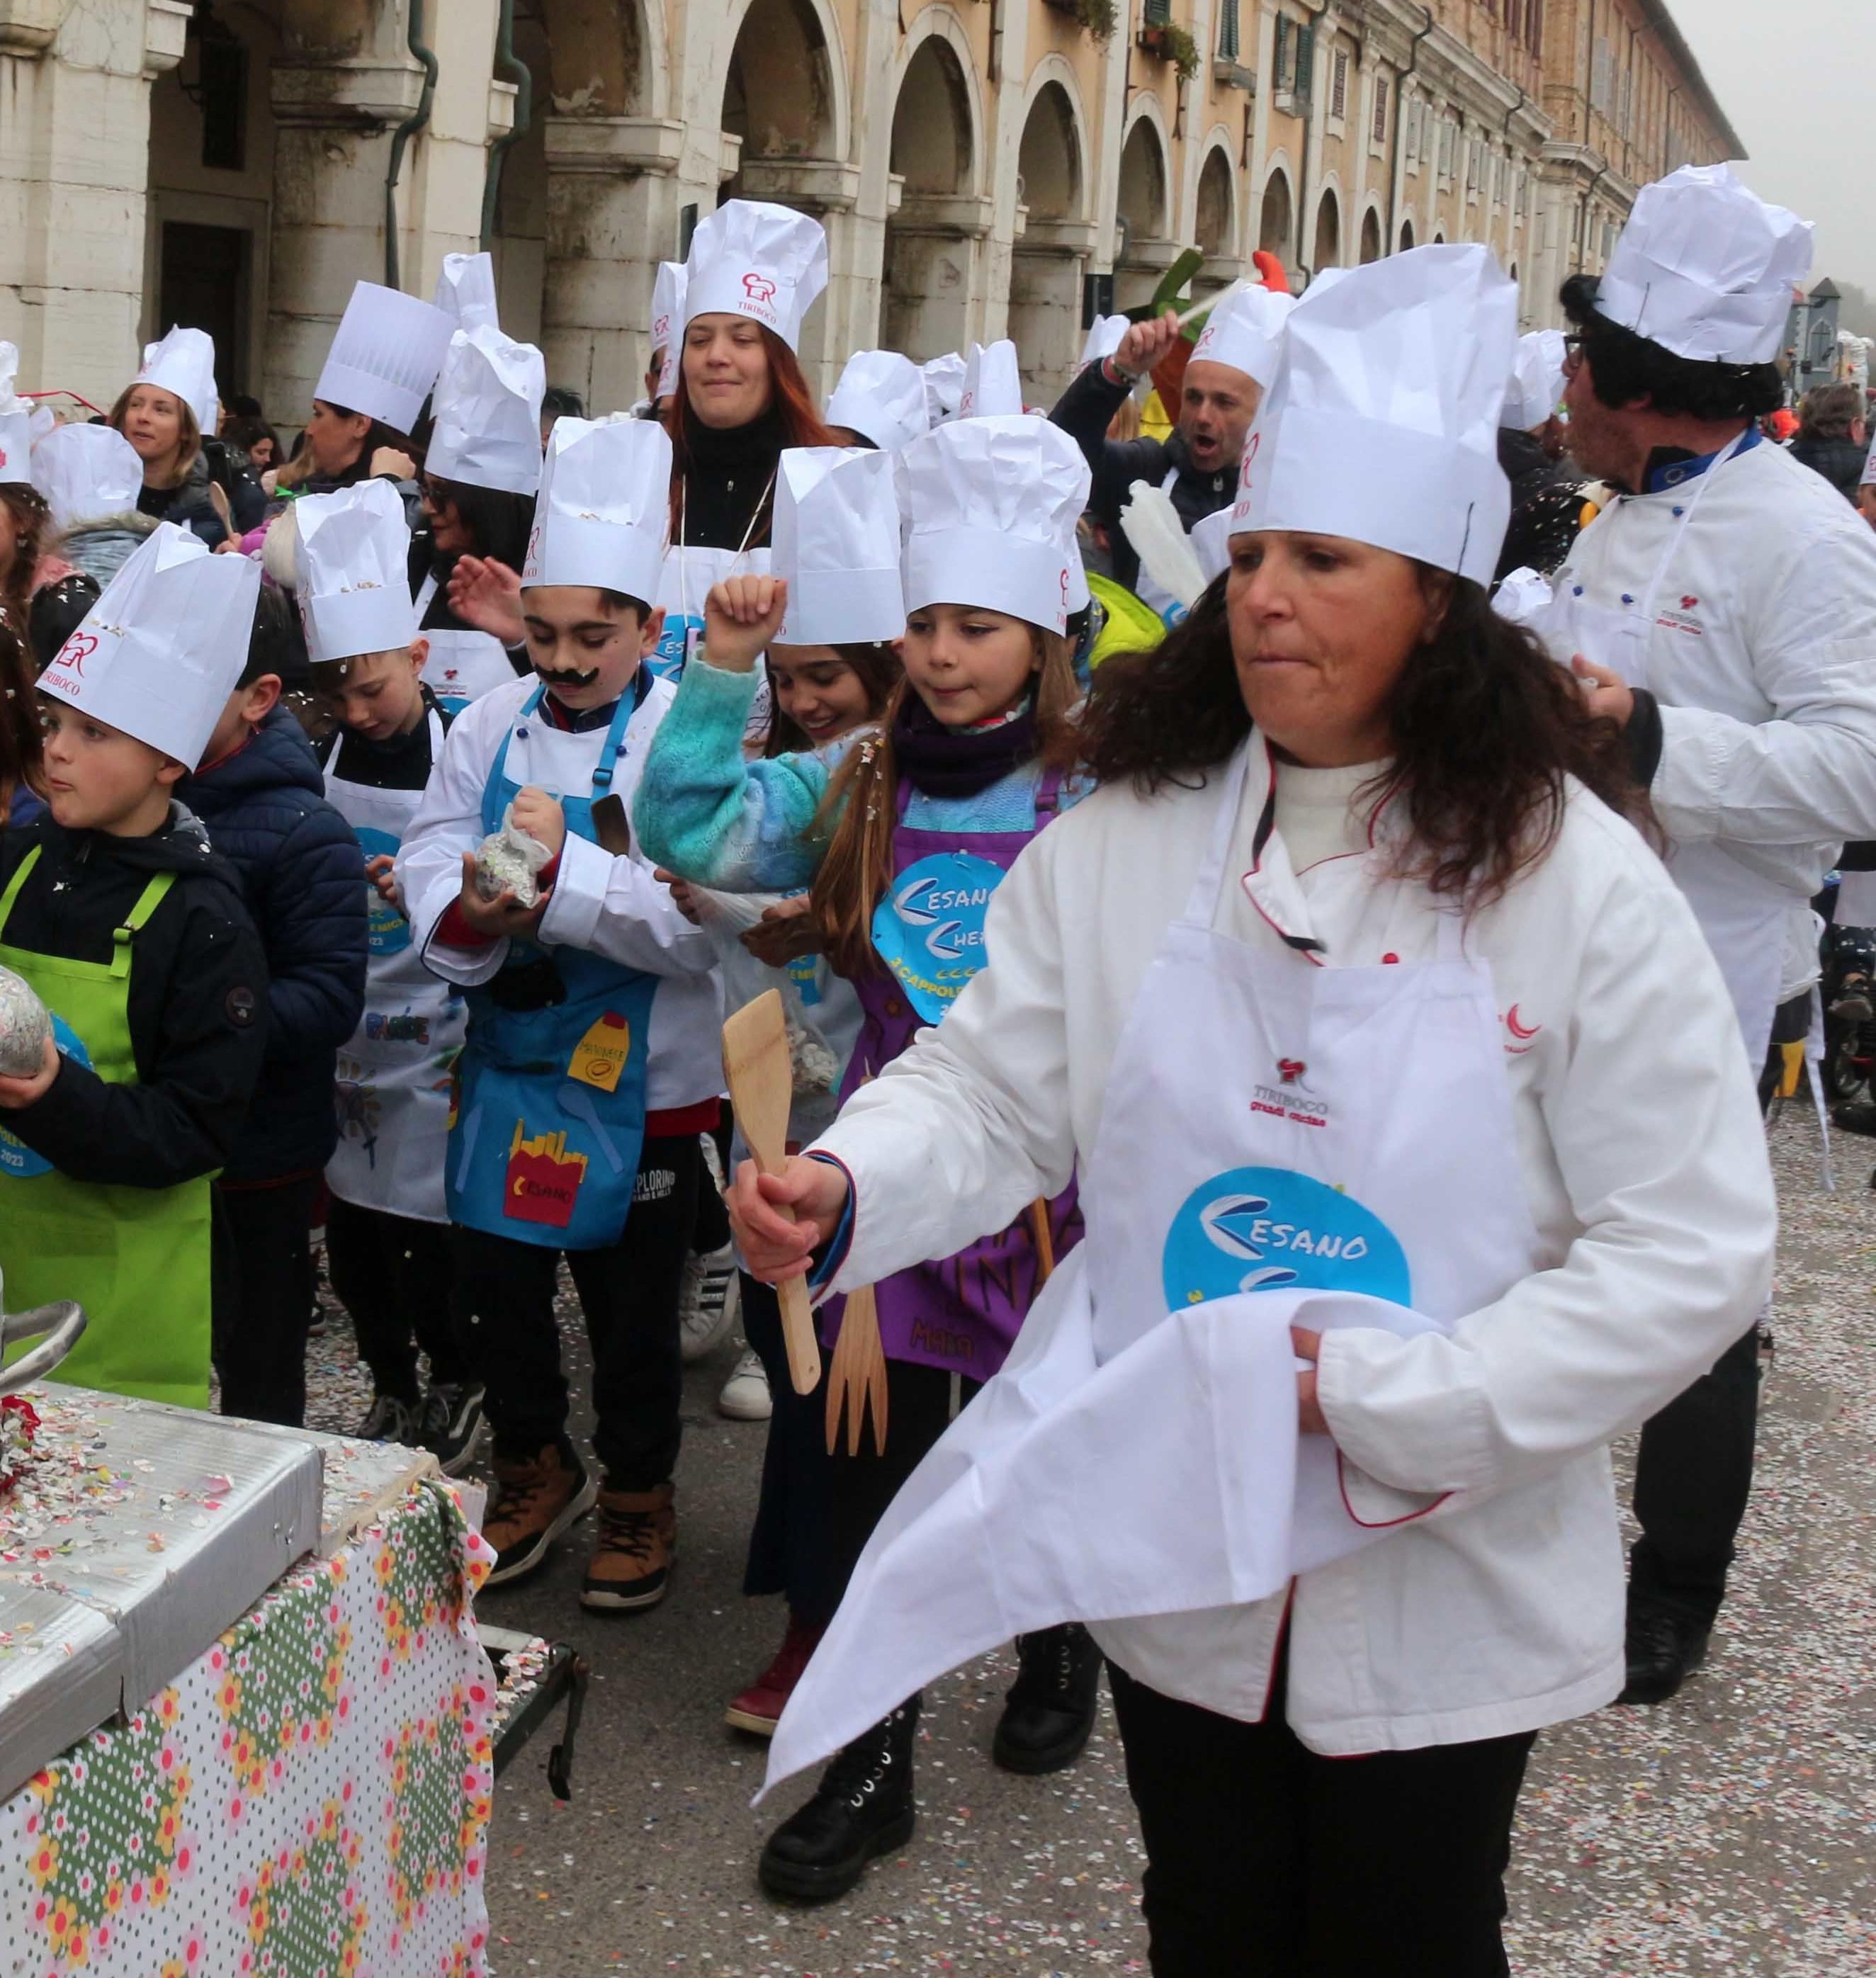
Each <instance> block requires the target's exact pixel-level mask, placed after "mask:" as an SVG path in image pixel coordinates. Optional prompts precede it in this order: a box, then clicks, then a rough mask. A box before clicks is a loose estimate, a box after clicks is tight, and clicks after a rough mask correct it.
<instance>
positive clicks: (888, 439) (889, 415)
mask: <svg viewBox="0 0 1876 1978" xmlns="http://www.w3.org/2000/svg"><path fill="white" fill-rule="evenodd" d="M825 418H826V423H827V424H828V425H830V426H844V427H845V428H846V429H847V431H848V432H855V433H858V434H859V435H860V436H861V438H863V439H869V440H871V441H872V443H873V444H874V445H875V446H877V447H883V448H885V449H886V451H887V452H894V451H895V450H896V449H897V448H900V447H902V446H904V445H906V444H907V443H908V442H909V441H912V440H915V439H916V438H918V435H920V434H921V432H929V431H930V429H931V412H930V411H929V410H928V408H927V406H926V404H925V379H924V376H923V375H922V374H921V372H920V371H919V369H918V366H917V365H916V364H915V363H914V362H912V359H910V358H909V357H902V356H900V354H899V353H898V351H896V350H856V351H855V352H854V353H853V355H852V356H851V357H849V359H847V364H846V369H845V370H843V371H842V372H841V374H840V382H839V384H838V385H835V387H834V395H833V396H832V398H831V399H829V400H828V402H827V411H826V415H825Z"/></svg>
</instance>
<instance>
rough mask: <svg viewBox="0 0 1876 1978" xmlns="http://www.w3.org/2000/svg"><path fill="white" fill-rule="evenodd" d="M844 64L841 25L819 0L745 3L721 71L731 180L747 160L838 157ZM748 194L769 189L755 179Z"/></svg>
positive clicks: (843, 129) (843, 135) (844, 137)
mask: <svg viewBox="0 0 1876 1978" xmlns="http://www.w3.org/2000/svg"><path fill="white" fill-rule="evenodd" d="M847 121H848V106H847V62H846V57H845V53H844V52H843V51H842V48H841V45H840V29H839V24H838V23H837V22H835V19H834V18H833V16H832V14H831V13H830V12H829V11H828V9H827V8H826V5H824V4H823V0H749V5H748V6H747V7H746V9H745V10H744V12H743V17H742V19H741V21H740V22H739V23H738V24H737V27H736V38H735V40H734V41H733V42H732V44H731V45H730V58H729V61H728V64H727V65H726V68H725V70H724V73H723V131H724V133H725V134H726V136H729V137H735V138H737V139H739V141H740V142H741V146H742V150H741V152H740V154H739V159H738V162H737V175H736V180H732V181H731V182H730V184H729V185H727V186H726V188H725V195H724V196H725V197H733V196H734V194H735V193H736V191H737V190H740V187H739V184H738V181H739V180H740V179H741V178H742V177H743V175H744V174H746V173H747V172H748V171H749V167H750V165H751V164H752V163H753V162H754V161H755V160H762V161H763V164H765V165H773V166H776V167H780V166H782V164H785V163H786V161H789V160H796V159H806V158H844V157H845V156H846V155H847V144H848V134H847ZM753 193H754V196H756V197H766V196H768V193H769V188H767V187H764V186H763V185H762V184H760V183H758V184H756V185H755V186H754V187H753Z"/></svg>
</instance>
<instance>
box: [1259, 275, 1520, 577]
mask: <svg viewBox="0 0 1876 1978" xmlns="http://www.w3.org/2000/svg"><path fill="white" fill-rule="evenodd" d="M1516 345H1517V289H1516V287H1515V286H1514V284H1512V283H1510V282H1508V281H1507V280H1506V279H1505V277H1504V275H1503V274H1502V273H1500V270H1499V267H1498V263H1497V262H1496V261H1495V260H1494V259H1493V258H1492V255H1491V250H1489V249H1487V248H1485V247H1481V246H1434V247H1414V248H1411V249H1409V250H1408V252H1406V253H1403V254H1395V255H1392V256H1389V257H1388V259H1387V260H1384V261H1374V262H1371V263H1368V266H1365V267H1362V268H1355V269H1351V270H1348V273H1346V274H1345V276H1343V278H1342V280H1340V281H1338V282H1337V283H1335V285H1334V286H1333V287H1332V288H1329V289H1324V290H1320V291H1318V290H1317V289H1311V291H1310V292H1309V294H1308V295H1306V296H1304V298H1303V299H1302V301H1301V302H1299V303H1298V304H1297V305H1296V306H1295V309H1292V311H1291V312H1290V318H1289V325H1288V327H1287V328H1286V329H1285V332H1284V337H1283V348H1282V351H1281V352H1280V353H1279V356H1278V359H1277V372H1276V376H1275V378H1274V379H1272V382H1271V383H1270V385H1269V389H1267V390H1266V392H1265V394H1264V400H1263V403H1262V405H1261V406H1260V407H1259V409H1258V414H1257V417H1256V419H1255V420H1254V421H1253V422H1252V426H1251V430H1250V432H1249V436H1248V437H1247V438H1246V441H1245V443H1244V459H1243V464H1242V468H1241V470H1240V475H1239V484H1238V500H1237V505H1236V508H1234V509H1233V510H1232V532H1233V533H1234V534H1237V533H1240V532H1242V531H1248V530H1252V529H1302V530H1308V531H1313V532H1315V533H1318V534H1323V535H1329V536H1348V537H1352V538H1353V540H1355V541H1357V542H1363V543H1371V544H1375V546H1376V547H1378V548H1381V549H1386V550H1393V551H1396V552H1397V553H1398V554H1400V555H1402V556H1408V557H1418V559H1419V560H1420V561H1422V562H1424V563H1428V564H1431V565H1433V567H1434V568H1435V569H1436V570H1448V571H1456V572H1457V574H1459V575H1460V576H1461V577H1471V579H1473V580H1474V582H1476V583H1479V584H1489V583H1490V582H1491V578H1492V573H1493V571H1494V567H1496V565H1497V561H1498V552H1499V551H1500V548H1501V547H1503V545H1504V533H1505V529H1506V527H1507V524H1508V523H1509V522H1510V518H1511V488H1510V482H1509V481H1507V480H1506V478H1505V476H1504V469H1503V468H1501V467H1500V465H1498V422H1499V420H1500V418H1501V417H1502V416H1503V415H1504V395H1505V380H1506V379H1507V378H1508V377H1509V376H1510V375H1511V360H1512V356H1513V354H1514V349H1515V347H1516Z"/></svg>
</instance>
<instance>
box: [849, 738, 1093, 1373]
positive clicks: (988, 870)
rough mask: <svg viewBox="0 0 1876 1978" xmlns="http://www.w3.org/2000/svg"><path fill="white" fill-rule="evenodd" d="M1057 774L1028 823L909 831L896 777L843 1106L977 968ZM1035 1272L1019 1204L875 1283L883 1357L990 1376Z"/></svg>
mask: <svg viewBox="0 0 1876 1978" xmlns="http://www.w3.org/2000/svg"><path fill="white" fill-rule="evenodd" d="M1060 791H1061V778H1060V776H1059V775H1058V774H1057V773H1056V772H1054V771H1050V772H1048V773H1047V774H1046V775H1044V776H1043V777H1042V778H1041V781H1040V782H1038V783H1037V788H1036V821H1035V822H1034V825H1032V826H1031V829H1029V830H1027V831H977V832H956V831H918V830H915V829H912V827H911V826H910V825H908V824H907V823H906V822H905V809H906V805H907V803H908V801H909V800H910V798H911V794H912V792H911V789H910V786H908V784H907V783H905V782H903V781H902V782H901V783H900V786H899V794H898V825H896V827H895V829H894V831H893V834H892V872H893V879H892V886H891V888H889V889H888V892H887V894H886V895H885V898H883V899H882V901H880V903H879V905H878V909H877V910H876V911H875V914H874V916H873V930H874V945H875V948H876V949H878V951H879V954H880V955H881V957H882V961H883V963H884V964H885V965H884V966H883V967H881V968H880V969H878V970H877V971H874V972H873V973H871V974H869V975H867V976H866V977H865V978H864V979H863V980H862V981H857V982H855V984H854V985H853V987H854V989H855V992H856V994H858V995H859V999H860V1007H861V1009H862V1011H863V1012H864V1017H863V1020H862V1024H861V1027H860V1036H859V1042H858V1043H857V1044H855V1047H854V1050H853V1056H852V1058H851V1059H850V1060H849V1063H848V1065H847V1074H846V1077H845V1081H844V1082H843V1083H842V1087H841V1093H840V1096H841V1098H842V1101H843V1102H844V1101H845V1100H846V1099H847V1098H848V1097H849V1096H850V1095H851V1094H852V1093H853V1092H854V1091H855V1090H857V1088H858V1087H859V1086H860V1085H861V1084H862V1083H864V1081H865V1080H867V1079H868V1078H871V1077H877V1076H878V1073H880V1072H882V1071H883V1070H885V1067H887V1066H888V1064H890V1063H892V1060H894V1059H895V1057H898V1056H899V1055H900V1054H901V1053H902V1052H903V1051H904V1050H905V1048H906V1047H907V1046H908V1044H911V1042H912V1039H913V1038H914V1037H915V1036H916V1035H917V1034H918V1032H919V1031H920V1030H924V1029H925V1028H927V1027H929V1026H930V1025H931V1024H935V1023H936V1022H938V1020H940V1019H941V1017H942V1016H943V1014H944V1006H945V1004H946V1003H947V1002H948V1001H955V998H956V997H957V996H958V994H960V993H961V991H962V990H963V988H964V984H965V983H966V982H968V981H969V979H970V977H971V976H973V975H974V974H976V973H977V972H978V970H979V969H980V968H981V967H983V965H984V949H983V941H982V934H983V920H984V909H985V908H987V907H988V904H989V896H990V895H991V892H993V891H994V890H995V888H996V886H997V884H998V881H1000V880H1001V878H1002V877H1003V875H1004V873H1006V872H1008V870H1009V869H1010V868H1011V865H1014V863H1015V862H1016V858H1017V854H1018V853H1019V852H1021V850H1022V848H1023V847H1024V845H1027V843H1028V842H1029V841H1030V840H1031V838H1034V836H1035V835H1036V834H1037V832H1039V831H1041V829H1043V828H1044V825H1047V824H1048V823H1049V822H1050V820H1051V819H1054V816H1055V815H1056V814H1057V799H1058V798H1059V796H1060ZM1049 1222H1050V1231H1051V1233H1052V1235H1053V1236H1054V1244H1055V1255H1056V1259H1057V1262H1060V1259H1062V1258H1063V1257H1064V1256H1065V1255H1067V1253H1068V1252H1069V1251H1070V1249H1072V1248H1073V1247H1074V1245H1076V1244H1077V1243H1078V1242H1080V1240H1081V1212H1080V1209H1079V1207H1078V1206H1077V1202H1076V1194H1075V1184H1074V1183H1073V1182H1072V1181H1071V1182H1070V1183H1069V1185H1068V1186H1067V1188H1066V1189H1064V1191H1063V1192H1062V1193H1061V1194H1060V1195H1058V1196H1056V1197H1055V1199H1054V1200H1053V1201H1052V1202H1050V1204H1049ZM1041 1288H1042V1273H1041V1268H1040V1263H1039V1260H1038V1259H1037V1255H1036V1245H1035V1238H1034V1234H1033V1233H1032V1232H1031V1227H1030V1219H1029V1215H1028V1212H1027V1210H1025V1211H1024V1213H1023V1214H1022V1215H1021V1216H1018V1217H1017V1219H1016V1220H1015V1221H1014V1222H1012V1223H1011V1225H1010V1226H1009V1228H1008V1229H1004V1230H1001V1231H1000V1232H998V1234H997V1235H994V1236H984V1237H981V1238H980V1239H978V1241H977V1242H974V1243H973V1244H972V1245H971V1246H970V1248H969V1249H966V1250H961V1251H960V1252H958V1255H956V1256H955V1257H947V1258H945V1259H943V1260H942V1261H941V1262H937V1263H929V1264H919V1265H915V1266H914V1267H913V1268H912V1269H911V1270H908V1271H900V1272H897V1273H896V1274H895V1275H893V1276H892V1277H889V1278H884V1279H882V1281H881V1282H879V1283H878V1285H875V1288H874V1298H875V1302H876V1303H877V1305H878V1312H879V1337H880V1341H881V1344H882V1345H883V1346H884V1347H885V1351H886V1354H887V1357H888V1358H890V1359H894V1360H908V1361H914V1362H915V1363H917V1364H919V1365H921V1366H925V1367H937V1368H941V1369H943V1370H944V1371H945V1372H947V1373H955V1374H963V1375H964V1376H965V1378H968V1379H969V1380H972V1381H987V1380H988V1379H989V1378H990V1377H991V1374H994V1373H995V1372H996V1371H997V1370H998V1368H1000V1367H1001V1366H1002V1364H1003V1362H1004V1356H1005V1355H1007V1353H1008V1351H1009V1350H1010V1347H1011V1342H1012V1341H1014V1339H1015V1338H1016V1335H1017V1328H1019V1327H1020V1326H1021V1325H1022V1322H1023V1320H1024V1317H1025V1316H1026V1315H1027V1313H1028V1311H1029V1308H1030V1306H1031V1303H1032V1302H1034V1298H1035V1297H1036V1295H1037V1292H1039V1291H1041ZM843 1304H844V1301H841V1300H836V1299H831V1298H830V1299H829V1301H828V1302H827V1303H826V1305H824V1306H822V1308H821V1327H822V1343H823V1344H824V1345H829V1346H831V1345H832V1343H833V1340H834V1337H835V1335H836V1334H837V1333H838V1332H839V1329H840V1328H839V1311H840V1309H841V1308H842V1305H843Z"/></svg>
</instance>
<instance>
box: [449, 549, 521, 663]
mask: <svg viewBox="0 0 1876 1978" xmlns="http://www.w3.org/2000/svg"><path fill="white" fill-rule="evenodd" d="M449 608H450V610H452V611H453V612H455V614H456V616H457V617H458V618H460V619H461V620H462V622H463V623H464V624H465V625H473V626H474V627H475V629H476V630H478V632H491V633H494V634H495V637H497V638H498V639H499V640H501V643H503V644H504V645H505V646H518V645H519V644H520V643H521V641H522V640H524V639H525V638H526V637H527V636H528V628H527V627H526V626H525V625H524V624H523V623H521V579H520V578H519V577H517V576H516V575H515V574H514V571H511V570H510V569H509V567H508V565H507V564H505V563H498V562H497V561H495V558H494V557H474V556H465V557H457V559H456V567H455V569H454V570H453V571H451V573H450V577H449Z"/></svg>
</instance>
